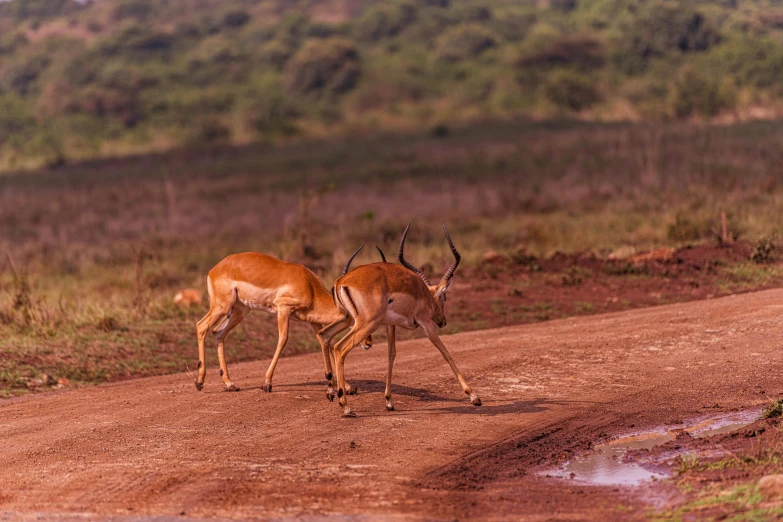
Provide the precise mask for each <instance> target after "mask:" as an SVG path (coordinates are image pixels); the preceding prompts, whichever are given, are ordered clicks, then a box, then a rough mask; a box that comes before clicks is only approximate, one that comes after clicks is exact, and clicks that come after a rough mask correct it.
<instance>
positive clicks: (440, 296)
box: [397, 223, 462, 328]
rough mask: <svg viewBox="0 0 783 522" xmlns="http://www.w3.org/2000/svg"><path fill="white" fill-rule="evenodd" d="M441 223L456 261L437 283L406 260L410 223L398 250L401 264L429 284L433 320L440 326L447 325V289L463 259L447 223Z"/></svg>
mask: <svg viewBox="0 0 783 522" xmlns="http://www.w3.org/2000/svg"><path fill="white" fill-rule="evenodd" d="M441 224H442V225H443V232H444V233H445V234H446V241H448V243H449V248H450V249H451V253H452V254H453V255H454V262H453V263H452V264H451V266H450V267H449V269H448V270H446V273H445V274H443V277H442V278H441V280H440V282H439V283H438V284H437V285H433V284H432V283H430V281H429V280H428V279H427V277H426V276H425V275H424V274H422V273H421V271H420V270H419V269H418V268H416V267H415V266H413V265H412V264H410V263H409V262H408V261H406V260H405V256H404V255H403V251H404V249H405V238H406V237H407V235H408V230H409V229H410V228H411V225H410V223H408V226H407V227H405V232H403V233H402V239H401V240H400V249H399V250H398V251H397V259H398V260H399V261H400V264H401V265H402V266H404V267H405V268H407V269H408V270H410V271H412V272H414V273H415V274H416V275H418V276H419V277H420V278H421V280H422V281H424V284H425V285H427V289H428V290H429V291H430V294H431V295H432V301H433V304H434V306H433V308H432V320H433V322H435V324H437V325H438V327H439V328H443V327H444V326H446V311H445V309H446V290H448V289H449V285H450V284H451V278H452V277H454V272H455V271H456V270H457V266H459V262H460V260H461V259H462V257H461V256H460V255H459V252H458V251H457V248H456V247H455V246H454V243H453V242H452V241H451V236H450V235H449V231H448V230H447V229H446V225H445V224H443V223H441Z"/></svg>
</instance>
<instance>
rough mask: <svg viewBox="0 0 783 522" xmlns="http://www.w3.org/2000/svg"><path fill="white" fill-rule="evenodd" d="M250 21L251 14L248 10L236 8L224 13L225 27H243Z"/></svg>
mask: <svg viewBox="0 0 783 522" xmlns="http://www.w3.org/2000/svg"><path fill="white" fill-rule="evenodd" d="M249 21H250V15H249V14H248V13H247V11H242V10H241V9H235V10H232V11H229V12H227V13H226V14H224V15H223V27H227V28H229V29H234V28H237V27H242V26H243V25H245V24H246V23H248V22H249Z"/></svg>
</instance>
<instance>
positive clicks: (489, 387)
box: [0, 290, 783, 520]
mask: <svg viewBox="0 0 783 522" xmlns="http://www.w3.org/2000/svg"><path fill="white" fill-rule="evenodd" d="M781 319H783V290H770V291H765V292H758V293H753V294H745V295H738V296H731V297H726V298H721V299H713V300H707V301H699V302H692V303H686V304H679V305H669V306H663V307H657V308H648V309H643V310H634V311H628V312H619V313H613V314H608V315H603V316H591V317H581V318H575V319H565V320H558V321H552V322H548V323H541V324H537V325H528V326H521V327H511V328H504V329H497V330H488V331H483V332H471V333H466V334H459V335H454V336H450V337H446V338H444V340H445V342H446V344H447V346H448V347H449V348H450V349H451V351H452V354H453V355H454V357H455V360H456V361H457V364H458V365H459V366H460V368H461V369H462V370H463V372H464V373H465V375H466V377H467V379H468V381H469V382H470V383H471V384H472V385H473V387H474V389H476V390H477V391H478V392H479V393H480V395H481V398H482V401H483V402H484V405H483V406H482V407H479V408H477V407H474V406H471V405H470V404H469V403H468V401H467V399H466V398H464V396H463V395H462V393H461V390H460V389H459V385H458V384H457V382H456V380H455V378H454V376H453V375H452V374H451V372H450V370H449V368H448V366H447V365H446V363H445V362H444V361H443V359H442V358H441V356H440V354H439V353H438V352H437V350H435V348H434V347H432V346H431V345H428V344H427V342H426V341H424V340H417V341H410V342H404V343H400V344H399V346H398V356H397V362H396V366H395V386H394V389H393V392H394V395H395V400H396V407H397V411H394V412H387V411H386V410H385V409H384V400H383V395H382V394H383V381H384V375H385V367H386V352H385V348H386V347H385V346H384V345H376V346H374V347H373V348H372V349H371V350H370V351H369V352H365V351H364V350H361V349H356V350H354V351H353V352H352V353H351V355H350V356H349V357H348V361H347V363H346V373H347V375H348V377H349V379H350V380H352V382H353V383H354V384H358V386H359V395H357V396H355V397H351V398H350V402H351V405H352V407H353V408H354V410H355V411H356V412H357V414H358V417H357V418H353V419H345V418H341V417H340V409H339V407H338V406H337V405H336V403H329V402H327V400H326V399H325V397H324V389H325V383H324V382H323V377H322V367H321V362H320V359H321V357H320V355H319V354H313V355H307V356H300V357H291V358H286V359H283V360H282V361H281V362H280V364H279V366H278V369H277V373H276V375H275V388H274V392H273V393H271V394H267V393H265V392H263V391H261V389H260V386H261V384H263V374H264V371H265V370H266V365H267V362H268V361H261V362H254V363H246V364H239V365H233V366H231V370H232V374H231V375H232V379H233V381H234V382H235V383H236V384H237V385H239V386H241V387H242V391H241V392H239V393H227V392H223V391H222V389H221V386H222V385H221V383H220V379H219V377H218V376H217V365H216V361H212V363H211V367H210V368H209V369H208V377H207V382H206V385H205V390H204V392H202V393H198V392H197V391H196V390H195V388H194V387H193V384H192V381H191V379H190V377H188V375H186V374H178V375H171V376H166V377H158V378H149V379H141V380H136V381H128V382H123V383H119V384H114V385H107V386H99V387H95V388H90V389H82V390H78V391H69V392H60V393H53V394H49V395H46V396H40V395H39V396H32V397H27V398H21V399H11V400H7V401H3V402H0V442H1V443H2V446H0V520H16V519H21V520H37V519H51V518H55V519H71V518H74V519H79V520H85V519H87V520H90V519H92V518H95V519H106V518H110V517H116V518H117V519H122V520H137V519H138V520H149V519H154V520H169V519H172V520H173V519H176V520H183V519H184V520H187V519H188V518H193V519H197V518H202V517H217V518H226V519H231V518H250V519H253V518H278V517H281V518H289V517H296V516H299V517H304V518H305V519H309V520H320V519H324V518H335V517H336V516H338V515H342V516H345V515H372V518H373V519H378V518H385V519H388V520H407V519H422V518H426V519H455V518H459V519H476V518H503V517H508V518H513V519H515V520H519V519H523V520H550V519H563V520H583V519H586V520H612V519H615V520H628V519H631V518H634V517H643V516H644V514H645V512H646V511H647V510H649V509H650V507H649V505H648V504H645V503H644V501H643V498H642V497H643V496H644V495H639V494H638V493H635V492H634V490H632V489H624V488H619V489H617V488H615V489H612V488H598V487H583V486H575V485H573V484H570V483H569V482H567V481H558V480H555V479H549V478H544V477H542V476H541V475H539V474H538V473H537V471H539V470H541V469H543V468H542V466H548V465H550V464H552V463H556V462H558V461H560V460H562V459H564V458H567V457H568V456H569V455H571V454H572V453H573V452H577V451H580V450H583V449H587V448H589V446H590V444H591V443H593V442H595V441H597V440H600V439H601V438H602V437H603V438H606V437H607V436H612V435H618V434H622V433H627V432H632V431H634V430H640V429H643V428H648V427H653V426H656V425H660V424H675V423H677V422H680V421H683V420H687V419H689V418H692V417H698V416H700V415H705V414H709V413H719V412H721V411H728V410H732V409H737V408H745V407H750V406H756V405H759V404H762V403H767V402H768V399H767V397H776V396H778V394H779V393H780V392H783V377H781V373H780V368H781V366H783V350H781V346H782V345H783V320H781ZM193 351H194V354H193V359H194V361H196V349H195V342H194V350H193ZM212 358H213V359H214V358H215V357H214V355H212ZM210 360H211V359H210ZM84 512H86V513H92V514H95V515H94V516H84V515H78V516H77V515H76V514H75V513H84ZM109 516H110V517H109ZM346 518H349V519H351V520H359V519H362V518H363V517H360V516H357V517H346Z"/></svg>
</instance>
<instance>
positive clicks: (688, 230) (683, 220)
mask: <svg viewBox="0 0 783 522" xmlns="http://www.w3.org/2000/svg"><path fill="white" fill-rule="evenodd" d="M704 232H705V230H704V227H702V226H699V225H698V224H697V223H695V222H694V221H693V220H691V219H690V218H688V217H687V216H685V215H683V214H680V213H678V214H677V216H676V217H675V218H674V223H672V224H670V225H669V227H668V231H667V236H668V237H669V239H670V240H672V241H695V240H697V239H701V237H702V236H703V235H704Z"/></svg>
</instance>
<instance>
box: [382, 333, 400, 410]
mask: <svg viewBox="0 0 783 522" xmlns="http://www.w3.org/2000/svg"><path fill="white" fill-rule="evenodd" d="M386 337H387V338H388V342H389V371H388V372H387V373H386V391H385V392H384V394H383V396H384V397H386V409H387V410H389V411H394V402H392V396H391V383H392V368H393V367H394V358H395V357H396V356H397V342H396V341H397V339H396V331H395V329H394V326H393V325H386Z"/></svg>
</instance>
